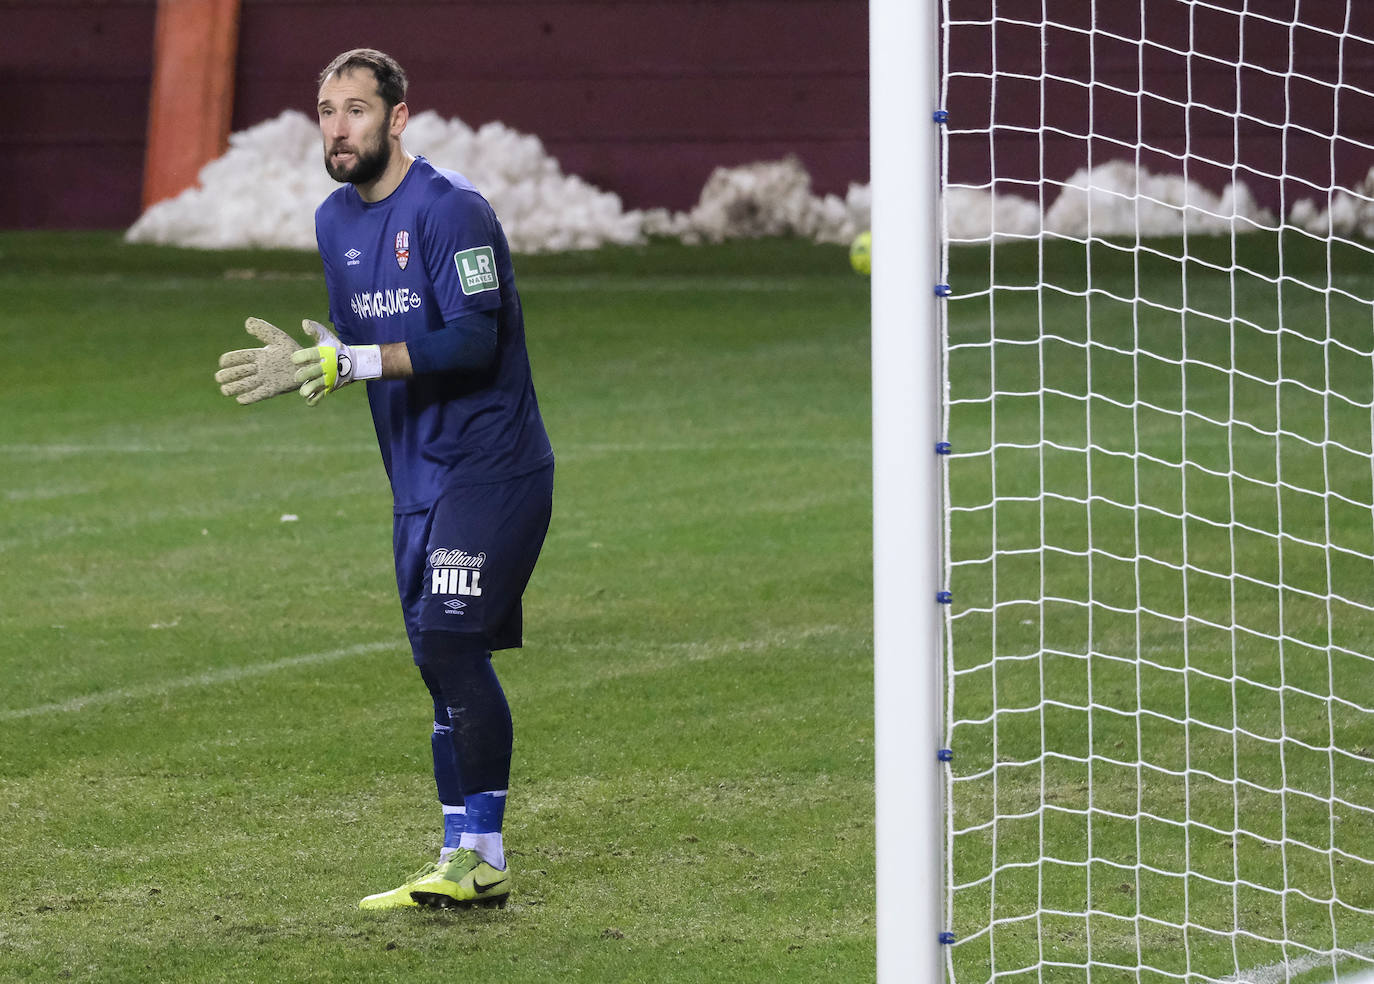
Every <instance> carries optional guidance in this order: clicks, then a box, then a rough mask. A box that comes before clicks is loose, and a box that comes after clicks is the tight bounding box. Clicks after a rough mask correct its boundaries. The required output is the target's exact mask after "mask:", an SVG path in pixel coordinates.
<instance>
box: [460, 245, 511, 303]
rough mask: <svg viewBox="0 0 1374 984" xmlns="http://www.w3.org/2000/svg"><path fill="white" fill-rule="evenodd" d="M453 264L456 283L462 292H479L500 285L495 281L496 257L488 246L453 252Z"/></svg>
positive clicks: (493, 288)
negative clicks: (460, 286) (456, 270)
mask: <svg viewBox="0 0 1374 984" xmlns="http://www.w3.org/2000/svg"><path fill="white" fill-rule="evenodd" d="M453 265H454V266H456V267H457V268H458V283H459V284H461V285H462V288H463V293H464V294H480V293H482V291H484V290H495V289H496V288H497V287H499V286H500V285H499V284H498V283H497V282H496V257H495V255H494V254H493V253H492V251H491V247H490V246H474V247H473V248H472V249H464V250H459V251H458V252H457V253H454V254H453Z"/></svg>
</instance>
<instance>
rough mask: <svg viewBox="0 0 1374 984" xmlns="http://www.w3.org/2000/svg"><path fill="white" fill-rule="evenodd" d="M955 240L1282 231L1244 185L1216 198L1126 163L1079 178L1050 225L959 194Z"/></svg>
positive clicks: (1035, 215)
mask: <svg viewBox="0 0 1374 984" xmlns="http://www.w3.org/2000/svg"><path fill="white" fill-rule="evenodd" d="M945 205H946V211H947V215H948V221H949V232H950V237H951V238H952V239H955V240H983V239H988V238H991V237H1010V236H1040V235H1043V234H1046V233H1048V234H1051V235H1059V236H1073V237H1076V238H1084V237H1086V236H1088V235H1093V236H1134V235H1137V234H1138V235H1140V236H1178V235H1182V234H1183V233H1184V232H1189V233H1202V234H1207V233H1230V232H1232V231H1233V230H1234V231H1236V232H1245V231H1249V230H1252V229H1256V228H1270V229H1272V228H1275V225H1276V223H1275V220H1274V216H1273V215H1272V214H1271V213H1269V212H1267V211H1265V210H1264V209H1262V208H1260V206H1259V205H1258V203H1256V201H1255V198H1254V195H1252V194H1251V192H1250V190H1249V189H1248V188H1247V187H1245V185H1243V184H1232V185H1228V186H1227V187H1226V189H1225V190H1224V191H1223V192H1222V193H1221V194H1220V195H1215V194H1213V193H1212V192H1210V191H1208V190H1206V189H1205V188H1203V187H1202V186H1200V185H1198V184H1194V183H1190V182H1188V181H1185V180H1184V179H1183V178H1181V177H1179V176H1177V175H1157V174H1151V173H1149V172H1148V171H1144V170H1141V169H1139V168H1137V167H1136V166H1135V165H1133V164H1130V163H1127V162H1126V161H1110V162H1108V163H1106V164H1100V165H1098V166H1097V167H1095V168H1092V169H1091V170H1088V169H1086V168H1084V169H1081V170H1079V171H1076V172H1075V173H1074V174H1073V175H1072V176H1071V177H1070V178H1069V179H1068V181H1066V182H1064V185H1063V187H1062V188H1061V190H1060V192H1059V196H1058V197H1057V198H1056V199H1055V200H1054V202H1053V203H1052V204H1051V205H1050V207H1049V209H1048V210H1047V211H1046V212H1045V213H1044V215H1043V217H1042V215H1041V212H1040V206H1039V205H1037V204H1036V203H1035V202H1032V201H1028V200H1026V199H1024V198H1019V197H1017V196H1015V195H998V196H995V197H994V196H993V195H992V194H991V193H989V192H988V191H986V190H983V189H977V188H968V187H958V186H956V187H951V188H950V189H949V192H948V197H947V198H946V202H945Z"/></svg>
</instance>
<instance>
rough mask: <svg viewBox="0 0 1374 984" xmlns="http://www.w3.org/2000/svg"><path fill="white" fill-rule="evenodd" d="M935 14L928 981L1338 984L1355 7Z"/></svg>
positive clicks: (1352, 928) (1371, 300)
mask: <svg viewBox="0 0 1374 984" xmlns="http://www.w3.org/2000/svg"><path fill="white" fill-rule="evenodd" d="M943 9H944V26H945V35H944V36H945V51H944V58H945V73H944V84H943V100H944V102H943V108H944V109H945V110H947V111H948V112H949V121H948V123H947V125H946V127H945V137H944V154H945V169H946V178H947V189H946V194H945V196H944V200H943V216H944V227H945V233H946V237H947V240H948V242H949V243H950V248H949V251H948V256H947V263H948V274H947V276H948V282H949V284H950V287H951V292H952V293H951V297H950V302H949V306H948V310H947V318H948V325H947V327H948V339H947V347H946V360H947V373H948V376H947V381H948V393H947V403H946V407H945V412H946V425H947V431H948V439H949V441H950V442H951V444H952V446H953V453H952V454H951V455H950V457H949V460H948V471H947V487H946V493H945V494H946V500H947V510H948V513H947V522H948V543H947V556H946V574H947V578H948V586H949V588H950V589H951V591H952V592H953V599H954V600H953V604H952V605H951V606H950V608H949V612H948V615H949V617H948V622H947V637H946V642H947V665H946V679H947V685H948V693H947V695H946V697H947V702H948V704H947V708H946V733H947V741H948V744H949V747H950V748H951V749H952V750H953V754H954V759H953V763H952V766H951V771H950V780H949V786H948V794H949V797H950V811H949V821H948V822H949V826H948V836H947V845H946V846H947V852H948V861H949V884H950V891H949V894H948V929H949V930H950V931H951V932H952V933H953V934H954V937H955V942H954V944H953V945H952V946H950V947H949V948H948V956H949V968H950V972H951V974H952V978H953V979H954V980H955V981H958V982H960V984H966V982H973V981H994V980H995V981H1056V982H1058V981H1092V982H1096V984H1100V982H1108V981H1110V982H1116V981H1122V982H1125V981H1131V982H1137V981H1150V982H1165V981H1170V982H1173V981H1188V982H1194V981H1252V982H1261V981H1263V982H1277V981H1284V980H1298V979H1300V980H1304V981H1313V982H1315V981H1329V980H1333V979H1340V980H1354V979H1355V976H1353V975H1356V974H1360V973H1363V972H1365V971H1368V970H1369V969H1370V968H1371V967H1374V658H1371V653H1374V464H1372V462H1374V442H1372V439H1371V434H1372V433H1374V250H1371V249H1370V247H1369V245H1368V244H1367V243H1366V242H1365V241H1364V239H1363V238H1362V237H1363V236H1364V235H1365V234H1367V232H1368V231H1371V226H1372V225H1374V172H1371V164H1374V146H1371V144H1370V142H1369V141H1370V134H1371V132H1374V131H1372V130H1371V128H1370V122H1369V121H1371V120H1374V9H1370V10H1365V9H1364V7H1363V6H1362V5H1360V4H1357V3H1354V2H1353V0H1352V2H1350V3H1347V4H1341V3H1329V4H1317V3H1313V2H1310V0H1302V2H1299V0H1266V2H1259V0H1249V2H1247V0H1227V2H1216V3H1202V2H1186V0H1148V2H1146V3H1143V4H1140V5H1131V4H1120V3H1116V4H1112V3H1108V2H1106V0H1093V2H1086V0H1085V2H1083V3H1068V2H1053V0H1025V2H1013V0H1000V2H996V3H989V2H986V0H945V2H944V4H943ZM1161 175H1163V176H1161ZM1209 189H1210V190H1209ZM1248 189H1254V190H1255V192H1254V193H1253V194H1252V192H1251V191H1250V190H1248ZM875 246H876V248H878V249H881V244H880V243H879V244H875Z"/></svg>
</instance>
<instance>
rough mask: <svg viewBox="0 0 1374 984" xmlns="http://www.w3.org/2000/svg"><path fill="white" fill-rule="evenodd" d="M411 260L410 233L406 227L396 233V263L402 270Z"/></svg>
mask: <svg viewBox="0 0 1374 984" xmlns="http://www.w3.org/2000/svg"><path fill="white" fill-rule="evenodd" d="M409 262H410V233H409V232H407V231H406V230H405V229H402V230H401V231H400V232H398V233H396V265H397V266H398V267H400V268H401V269H402V270H404V269H405V268H406V264H407V263H409Z"/></svg>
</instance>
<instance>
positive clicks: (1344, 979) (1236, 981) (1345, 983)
mask: <svg viewBox="0 0 1374 984" xmlns="http://www.w3.org/2000/svg"><path fill="white" fill-rule="evenodd" d="M1351 952H1353V953H1355V954H1358V955H1367V954H1370V953H1374V944H1368V943H1367V944H1365V945H1363V946H1357V947H1355V949H1354V950H1353V951H1349V952H1346V953H1345V954H1344V955H1345V956H1349V954H1350V953H1351ZM1330 962H1331V954H1330V953H1309V954H1307V955H1305V956H1301V957H1297V958H1296V959H1294V960H1287V961H1280V962H1279V963H1273V964H1265V965H1264V966H1262V967H1251V968H1250V969H1249V970H1243V971H1241V972H1240V973H1239V974H1236V975H1234V976H1232V977H1226V978H1223V979H1222V984H1285V982H1286V981H1290V980H1292V979H1293V978H1294V977H1297V976H1299V975H1301V974H1305V973H1307V972H1308V971H1311V970H1316V969H1317V968H1318V967H1320V966H1322V965H1323V964H1329V963H1330ZM1340 981H1341V984H1374V970H1367V971H1364V972H1363V973H1360V974H1356V975H1355V976H1350V975H1349V974H1342V975H1341V976H1340ZM1312 984H1318V982H1317V981H1315V980H1314V981H1313V982H1312ZM1333 984H1334V982H1333Z"/></svg>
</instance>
